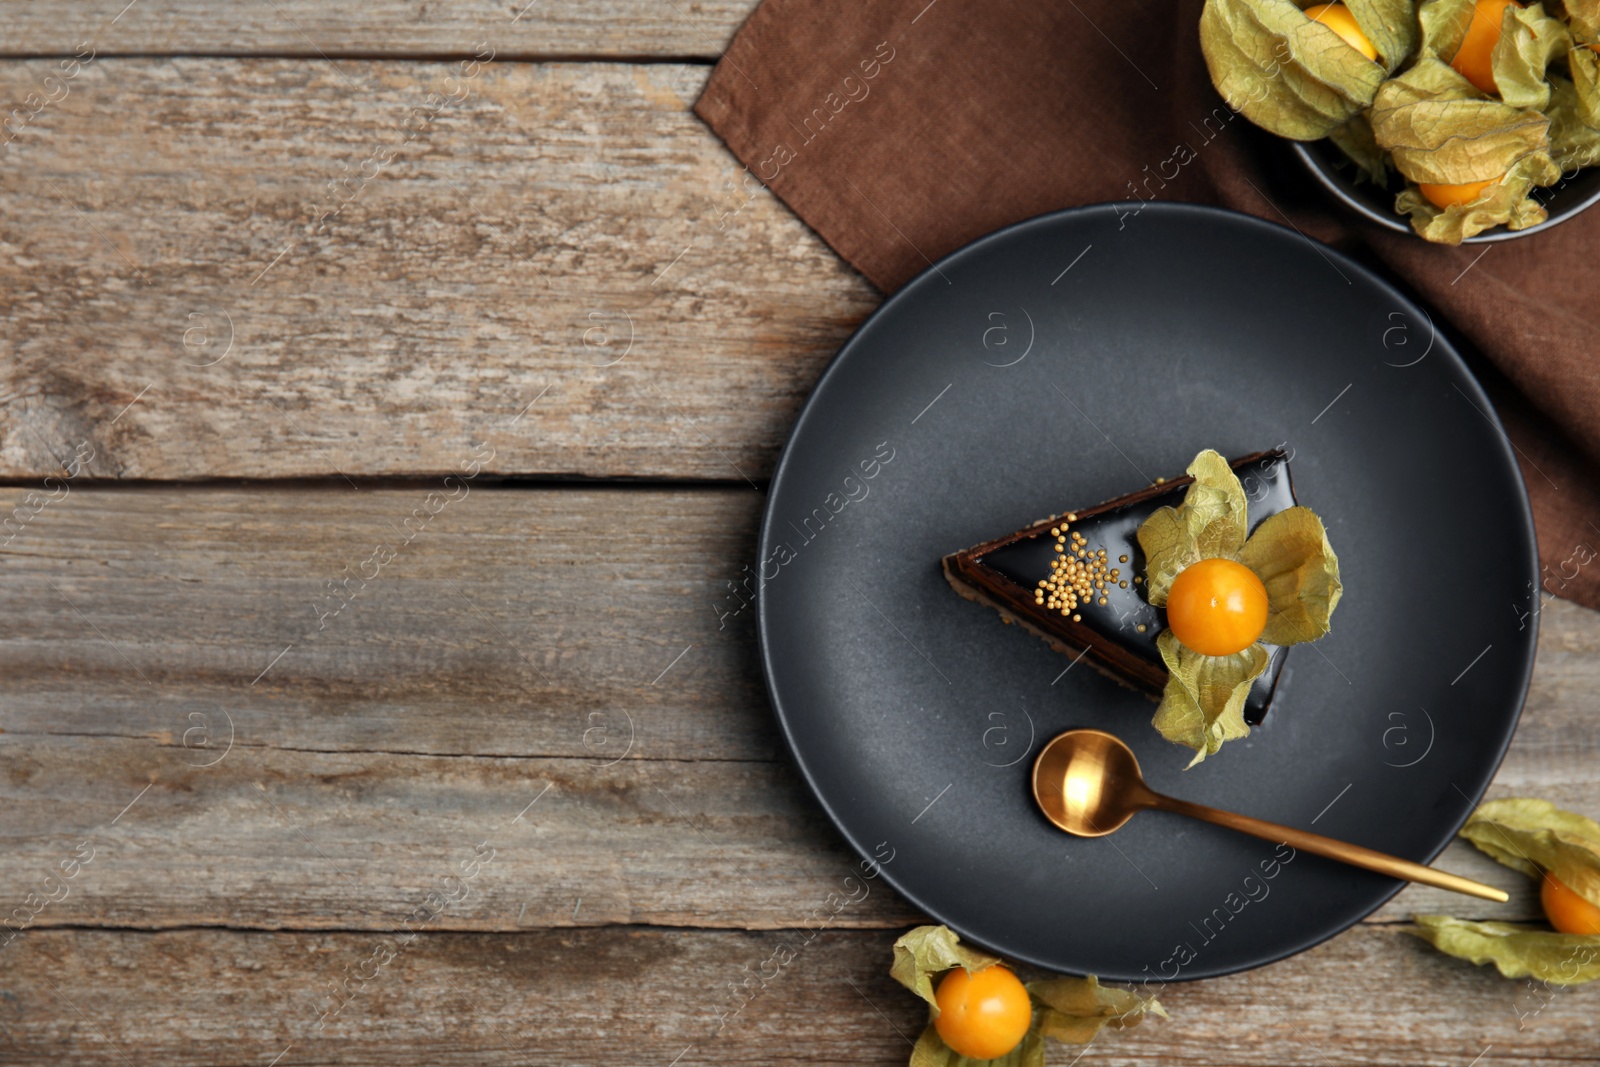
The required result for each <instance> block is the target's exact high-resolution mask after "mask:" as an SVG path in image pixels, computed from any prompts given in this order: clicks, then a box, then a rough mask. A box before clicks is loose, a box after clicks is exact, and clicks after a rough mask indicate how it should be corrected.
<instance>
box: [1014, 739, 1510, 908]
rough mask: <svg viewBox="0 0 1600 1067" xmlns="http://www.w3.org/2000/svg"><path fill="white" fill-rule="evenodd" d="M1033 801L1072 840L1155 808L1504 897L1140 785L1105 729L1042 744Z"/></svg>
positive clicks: (1384, 870) (1409, 877)
mask: <svg viewBox="0 0 1600 1067" xmlns="http://www.w3.org/2000/svg"><path fill="white" fill-rule="evenodd" d="M1033 799H1034V800H1035V801H1037V802H1038V804H1039V810H1040V811H1042V812H1044V817H1045V818H1047V819H1049V820H1050V821H1051V822H1052V823H1054V824H1055V825H1056V826H1058V827H1060V828H1061V829H1063V830H1065V831H1066V832H1067V833H1069V834H1072V835H1074V836H1076V837H1104V836H1106V835H1107V834H1109V833H1113V832H1115V831H1117V830H1120V829H1121V828H1122V826H1123V825H1124V824H1125V823H1126V822H1127V821H1128V820H1129V819H1131V818H1133V816H1134V815H1135V814H1136V813H1138V812H1141V811H1143V810H1145V809H1146V808H1156V809H1159V810H1161V811H1170V812H1173V813H1174V814H1177V815H1187V816H1189V817H1190V818H1192V819H1200V820H1202V821H1204V822H1209V823H1215V824H1216V825H1218V826H1226V827H1228V828H1229V829H1231V830H1238V831H1239V832H1240V833H1244V834H1250V835H1251V836H1253V837H1259V838H1261V839H1262V840H1264V841H1273V842H1281V843H1283V844H1286V845H1289V846H1290V847H1292V848H1296V849H1299V850H1301V851H1303V852H1310V853H1313V854H1314V855H1318V856H1326V857H1327V858H1328V859H1332V860H1338V861H1339V862H1341V863H1348V864H1351V865H1352V866H1355V867H1364V868H1366V869H1367V870H1369V871H1377V872H1378V873H1379V874H1387V875H1389V876H1390V877H1391V878H1402V879H1405V880H1406V881H1409V882H1421V883H1423V884H1424V885H1431V886H1437V887H1438V888H1440V889H1449V890H1453V891H1455V892H1457V893H1466V894H1468V895H1470V896H1475V897H1482V898H1483V899H1485V900H1496V901H1499V902H1501V903H1505V901H1506V900H1507V899H1509V898H1508V896H1507V894H1506V892H1505V891H1504V890H1501V889H1496V888H1494V887H1493V886H1488V885H1484V884H1483V883H1481V882H1474V881H1473V880H1472V879H1470V878H1462V877H1461V876H1460V875H1456V874H1450V873H1448V872H1445V871H1436V870H1434V869H1433V868H1432V867H1427V866H1424V865H1423V864H1420V863H1413V862H1412V861H1411V860H1405V859H1401V858H1400V857H1398V856H1390V855H1388V854H1386V853H1383V852H1378V851H1376V850H1375V849H1370V848H1363V847H1362V846H1360V845H1352V844H1350V843H1349V842H1348V841H1340V840H1337V839H1336V838H1332V837H1323V836H1322V835H1321V834H1314V833H1311V832H1309V831H1307V830H1296V829H1295V828H1294V827H1292V826H1280V825H1279V824H1277V823H1271V822H1267V821H1266V820H1265V819H1256V818H1252V817H1251V816H1249V815H1240V814H1238V813H1237V812H1232V811H1221V810H1219V809H1217V808H1209V807H1206V806H1205V805H1204V804H1195V803H1191V802H1190V801H1187V800H1178V799H1176V798H1174V797H1169V796H1165V795H1163V794H1161V793H1157V792H1156V791H1155V790H1153V789H1151V788H1150V787H1149V786H1147V785H1145V784H1144V776H1143V775H1142V774H1140V772H1139V761H1138V759H1137V758H1135V757H1134V754H1133V750H1132V749H1130V748H1129V747H1128V746H1127V745H1125V744H1123V743H1122V742H1121V741H1119V740H1118V739H1117V738H1115V737H1113V736H1111V735H1110V734H1108V733H1106V732H1105V731H1104V730H1068V731H1067V732H1066V733H1064V734H1060V735H1059V736H1057V737H1056V738H1054V739H1053V740H1052V741H1051V742H1050V743H1049V744H1047V745H1045V746H1044V749H1043V750H1042V751H1040V753H1039V758H1038V759H1036V760H1034V762H1033Z"/></svg>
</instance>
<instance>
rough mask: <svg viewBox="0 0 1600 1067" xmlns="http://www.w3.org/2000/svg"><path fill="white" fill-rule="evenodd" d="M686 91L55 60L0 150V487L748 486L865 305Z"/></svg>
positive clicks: (430, 68) (672, 75) (680, 76)
mask: <svg viewBox="0 0 1600 1067" xmlns="http://www.w3.org/2000/svg"><path fill="white" fill-rule="evenodd" d="M131 17H132V16H131V15H130V18H131ZM56 66H57V64H56V63H55V62H54V61H52V62H46V61H25V62H9V63H4V64H0V101H4V100H15V101H19V102H21V101H24V100H26V99H27V97H28V94H30V93H35V92H43V91H44V90H43V88H42V87H43V86H44V84H45V77H46V75H47V74H49V73H50V72H51V71H53V70H55V68H56ZM469 74H470V75H471V76H468V75H469ZM705 76H706V68H705V67H702V66H684V65H673V64H654V65H635V66H629V65H608V64H532V65H530V64H525V63H515V62H493V63H487V64H484V65H482V66H480V67H477V68H468V69H467V70H466V71H464V70H463V69H462V68H461V65H460V64H459V63H428V62H421V63H417V62H413V63H397V62H373V61H355V60H340V61H339V62H338V63H336V64H333V63H328V62H324V61H322V60H320V59H318V60H312V61H307V60H276V59H263V60H209V59H190V58H177V59H167V60H152V59H115V58H102V59H96V60H94V61H93V62H91V63H88V64H87V65H83V66H81V68H80V69H79V70H78V73H77V76H76V77H75V78H73V79H71V80H70V81H68V82H65V83H63V87H62V88H59V89H57V90H56V92H58V93H59V92H64V93H65V95H64V96H62V97H61V98H60V99H58V100H57V101H55V102H53V103H47V104H46V105H45V106H43V107H42V109H41V110H40V112H39V113H38V114H37V115H34V116H32V117H26V116H25V122H24V124H23V125H21V126H20V128H19V129H18V131H17V132H16V134H15V136H14V138H13V139H12V140H11V143H10V144H9V145H6V146H5V147H4V148H0V152H3V153H4V154H5V157H6V163H5V171H4V178H3V180H0V321H4V323H5V329H4V331H0V412H3V416H0V477H11V478H25V477H42V476H44V475H46V474H50V473H52V472H58V471H59V470H60V468H61V466H62V464H63V463H65V462H67V461H68V458H69V457H71V456H72V455H73V454H74V451H75V449H77V448H78V446H79V445H80V444H84V445H87V446H88V447H89V448H92V449H93V459H92V461H90V462H88V463H87V465H86V468H85V473H84V474H83V475H82V476H84V477H108V478H109V477H116V478H153V479H169V478H170V479H187V478H201V477H208V476H214V475H226V476H232V475H240V476H253V477H283V476H311V477H329V478H337V477H339V476H341V475H344V476H349V475H362V474H366V475H383V474H400V475H416V474H424V473H432V472H440V473H443V472H447V471H450V470H454V469H456V468H457V467H458V465H459V463H460V462H461V461H462V459H463V458H464V457H465V456H466V455H468V454H469V453H470V452H471V450H472V448H473V447H474V445H475V444H476V443H478V442H484V441H487V442H490V443H491V444H492V445H493V446H494V448H495V458H494V460H493V462H492V464H490V469H491V470H492V471H494V472H499V473H513V474H530V473H538V474H555V475H592V476H607V477H610V476H632V477H680V478H705V479H716V480H726V481H731V482H736V483H740V484H743V483H745V482H746V481H747V480H750V479H757V480H758V479H760V478H762V477H763V476H764V475H765V474H766V473H767V471H768V470H769V469H770V467H771V465H772V464H773V462H774V460H775V457H776V454H777V450H778V448H779V447H780V446H781V444H782V441H783V438H784V436H785V435H786V433H787V431H788V427H789V425H790V423H791V422H792V420H793V417H794V414H795V412H796V411H797V410H798V408H799V405H800V402H801V400H802V399H803V397H804V396H805V394H806V393H807V392H808V391H809V389H810V388H811V386H812V384H813V383H814V382H815V380H816V377H817V375H818V373H819V371H820V369H821V367H822V366H823V364H824V363H825V362H826V360H827V359H828V358H829V357H830V356H831V355H832V354H833V353H834V351H835V350H836V349H837V348H838V346H839V345H840V343H842V341H843V340H844V339H845V337H846V336H847V335H848V334H849V332H850V330H851V329H852V328H853V327H854V326H855V325H856V324H857V323H858V322H859V321H860V320H861V319H862V318H863V317H864V316H865V314H866V313H867V312H868V311H869V310H870V309H871V308H872V307H873V306H874V305H875V304H876V302H877V296H876V294H875V293H874V291H873V290H871V289H870V287H869V286H868V285H867V284H866V283H865V282H864V281H863V280H862V279H861V278H860V277H859V276H857V275H855V274H854V273H853V272H852V271H851V270H850V269H849V268H847V267H845V266H844V265H843V264H842V263H841V262H840V261H839V260H838V259H837V257H835V256H834V255H833V254H832V252H831V251H829V250H828V249H827V247H826V246H825V245H823V244H822V242H821V241H820V240H819V239H818V238H817V237H816V236H815V235H813V234H812V233H811V232H810V231H809V230H807V229H806V228H805V227H804V226H803V225H802V224H801V223H800V222H799V221H798V220H796V219H795V218H794V216H793V215H791V214H790V213H789V211H788V210H787V209H786V208H784V207H783V206H782V205H781V204H780V203H779V202H778V201H777V200H776V199H775V198H773V197H772V195H771V194H770V193H767V192H766V191H765V190H764V189H762V188H761V187H760V186H759V185H756V186H754V192H747V191H746V190H745V189H744V187H743V185H742V182H743V178H742V175H743V168H742V167H740V166H739V165H738V164H737V163H736V162H735V160H734V159H733V157H732V156H731V155H730V154H729V153H728V152H727V151H726V150H725V149H724V148H723V147H722V145H721V143H720V142H718V141H717V140H716V138H715V137H714V136H713V135H712V134H711V133H710V132H709V131H708V130H707V129H706V128H705V127H704V126H703V125H702V124H701V123H700V122H699V120H697V119H696V118H694V117H693V115H691V114H690V112H689V104H690V103H691V102H692V100H693V99H694V97H695V96H696V94H697V93H698V92H699V89H700V86H701V84H702V82H703V80H704V78H705ZM430 94H441V95H437V96H434V97H433V103H432V104H430V103H429V100H430ZM442 94H451V95H453V96H454V97H455V98H456V100H458V101H459V102H450V100H448V99H447V98H446V97H445V96H444V95H442ZM735 190H737V191H735ZM86 454H87V453H86Z"/></svg>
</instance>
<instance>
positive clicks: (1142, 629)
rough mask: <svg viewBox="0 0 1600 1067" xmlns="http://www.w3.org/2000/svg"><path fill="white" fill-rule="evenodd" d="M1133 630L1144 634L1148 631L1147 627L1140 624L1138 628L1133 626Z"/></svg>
mask: <svg viewBox="0 0 1600 1067" xmlns="http://www.w3.org/2000/svg"><path fill="white" fill-rule="evenodd" d="M1134 629H1135V630H1138V631H1139V632H1140V633H1144V632H1145V631H1146V630H1148V629H1149V627H1148V626H1146V625H1145V624H1144V623H1142V622H1141V623H1140V624H1139V625H1138V626H1135V627H1134Z"/></svg>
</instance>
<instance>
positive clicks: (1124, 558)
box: [1117, 556, 1128, 563]
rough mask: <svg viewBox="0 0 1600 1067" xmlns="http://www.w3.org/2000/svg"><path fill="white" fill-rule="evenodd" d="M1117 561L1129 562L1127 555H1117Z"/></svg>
mask: <svg viewBox="0 0 1600 1067" xmlns="http://www.w3.org/2000/svg"><path fill="white" fill-rule="evenodd" d="M1117 562H1118V563H1126V562H1128V557H1127V556H1118V557H1117Z"/></svg>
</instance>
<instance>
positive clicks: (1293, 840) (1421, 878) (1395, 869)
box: [1154, 793, 1510, 904]
mask: <svg viewBox="0 0 1600 1067" xmlns="http://www.w3.org/2000/svg"><path fill="white" fill-rule="evenodd" d="M1154 796H1155V800H1156V804H1155V807H1157V808H1160V809H1161V810H1162V811H1170V812H1174V813H1176V814H1179V815H1188V816H1190V817H1191V818H1195V819H1200V820H1202V821H1204V822H1209V823H1215V824H1216V825H1218V826H1226V827H1228V828H1229V829H1230V830H1238V831H1239V832H1240V833H1244V834H1250V835H1251V836H1252V837H1259V838H1261V839H1262V840H1264V841H1273V842H1283V843H1285V844H1288V845H1289V846H1291V847H1293V848H1296V849H1299V850H1300V851H1302V852H1310V853H1312V854H1313V855H1317V856H1326V857H1327V858H1328V859H1331V860H1338V861H1339V862H1341V863H1348V864H1351V865H1352V866H1356V867H1365V868H1366V869H1367V870H1369V871H1377V872H1378V873H1379V874H1387V875H1388V876H1389V877H1391V878H1399V879H1402V880H1403V881H1407V882H1421V883H1422V884H1423V885H1431V886H1437V887H1438V888H1440V889H1449V890H1453V891H1454V892H1457V893H1466V894H1468V895H1469V896H1474V897H1482V898H1483V899H1485V900H1496V901H1499V902H1500V903H1502V904H1503V903H1505V902H1506V901H1507V900H1508V899H1510V898H1509V897H1508V896H1507V895H1506V893H1505V891H1504V890H1501V889H1496V888H1494V887H1493V886H1488V885H1484V884H1483V883H1482V882H1474V881H1473V880H1472V879H1470V878H1462V877H1461V876H1460V875H1455V874H1448V873H1446V872H1444V871H1436V870H1434V869H1433V868H1432V867H1425V866H1423V865H1422V864H1420V863H1412V862H1411V861H1410V860H1403V859H1401V858H1400V857H1398V856H1391V855H1389V854H1388V853H1386V852H1378V851H1376V850H1374V849H1370V848H1362V847H1361V846H1360V845H1352V844H1350V843H1349V842H1348V841H1339V840H1336V839H1334V838H1331V837H1323V836H1322V835H1321V834H1313V833H1311V832H1309V831H1306V830H1296V829H1294V828H1293V827H1291V826H1280V825H1279V824H1277V823H1272V822H1267V821H1266V820H1265V819H1253V818H1251V817H1250V816H1248V815H1240V814H1237V813H1236V812H1231V811H1221V810H1219V809H1217V808H1210V807H1207V806H1206V805H1204V804H1195V803H1192V802H1190V801H1187V800H1178V799H1176V798H1175V797H1168V796H1162V795H1161V794H1159V793H1156V794H1154Z"/></svg>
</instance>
